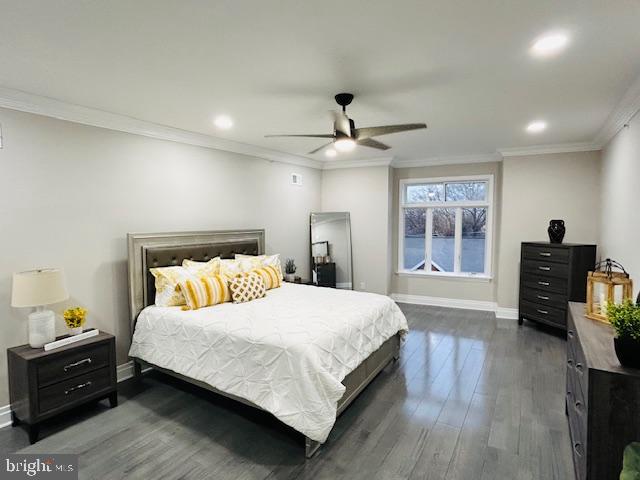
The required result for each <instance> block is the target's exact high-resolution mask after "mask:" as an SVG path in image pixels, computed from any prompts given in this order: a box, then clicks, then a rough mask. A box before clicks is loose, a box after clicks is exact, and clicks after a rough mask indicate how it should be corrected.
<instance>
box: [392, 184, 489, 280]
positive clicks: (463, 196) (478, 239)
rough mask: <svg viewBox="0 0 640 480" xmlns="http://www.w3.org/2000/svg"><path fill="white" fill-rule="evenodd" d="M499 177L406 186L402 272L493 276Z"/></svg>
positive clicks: (402, 205) (403, 187)
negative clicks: (493, 229)
mask: <svg viewBox="0 0 640 480" xmlns="http://www.w3.org/2000/svg"><path fill="white" fill-rule="evenodd" d="M492 202H493V176H491V175H484V176H477V177H463V178H433V179H420V180H413V179H411V180H401V181H400V217H399V218H400V232H399V233H400V235H399V238H400V240H399V242H398V243H399V258H398V265H399V270H400V272H401V273H414V274H422V275H444V276H447V275H448V276H464V277H472V276H477V277H490V276H491V215H492V213H493V212H492Z"/></svg>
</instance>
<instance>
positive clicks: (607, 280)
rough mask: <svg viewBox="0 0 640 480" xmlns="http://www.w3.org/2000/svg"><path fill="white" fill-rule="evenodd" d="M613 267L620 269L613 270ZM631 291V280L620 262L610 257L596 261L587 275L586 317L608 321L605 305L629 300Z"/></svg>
mask: <svg viewBox="0 0 640 480" xmlns="http://www.w3.org/2000/svg"><path fill="white" fill-rule="evenodd" d="M614 269H618V270H620V271H614ZM632 292H633V282H632V280H631V279H630V278H629V274H628V273H627V271H626V270H625V269H624V267H623V266H622V265H620V263H618V262H616V261H615V260H611V259H610V258H607V259H606V260H604V261H602V262H599V263H597V264H596V266H595V269H594V271H593V272H589V273H588V275H587V313H586V317H587V318H590V319H592V320H597V321H599V322H604V323H609V321H608V320H607V305H608V304H609V303H622V302H624V301H625V300H630V299H631V296H632Z"/></svg>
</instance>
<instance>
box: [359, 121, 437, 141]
mask: <svg viewBox="0 0 640 480" xmlns="http://www.w3.org/2000/svg"><path fill="white" fill-rule="evenodd" d="M421 128H427V125H426V124H424V123H405V124H403V125H384V126H380V127H364V128H356V129H355V130H354V132H353V136H354V138H355V139H356V140H358V141H359V140H362V139H365V138H371V137H377V136H379V135H388V134H390V133H398V132H408V131H409V130H419V129H421Z"/></svg>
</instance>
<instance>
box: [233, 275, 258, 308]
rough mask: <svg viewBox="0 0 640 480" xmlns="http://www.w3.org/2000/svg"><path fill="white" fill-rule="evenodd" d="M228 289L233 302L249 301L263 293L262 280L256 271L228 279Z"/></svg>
mask: <svg viewBox="0 0 640 480" xmlns="http://www.w3.org/2000/svg"><path fill="white" fill-rule="evenodd" d="M229 289H230V290H231V298H233V303H244V302H250V301H251V300H256V299H258V298H262V297H264V295H265V291H266V289H265V286H264V280H262V277H261V276H260V275H258V274H257V273H250V274H248V275H241V276H239V277H235V278H232V279H231V280H229Z"/></svg>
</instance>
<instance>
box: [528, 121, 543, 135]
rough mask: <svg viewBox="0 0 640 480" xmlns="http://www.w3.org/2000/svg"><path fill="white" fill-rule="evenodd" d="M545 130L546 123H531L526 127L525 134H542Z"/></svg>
mask: <svg viewBox="0 0 640 480" xmlns="http://www.w3.org/2000/svg"><path fill="white" fill-rule="evenodd" d="M546 129H547V122H543V121H536V122H531V123H530V124H529V125H527V132H529V133H540V132H544V131H545V130H546Z"/></svg>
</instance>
